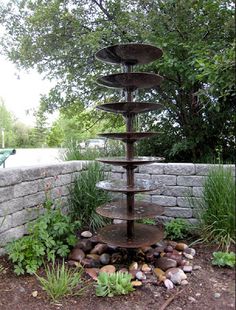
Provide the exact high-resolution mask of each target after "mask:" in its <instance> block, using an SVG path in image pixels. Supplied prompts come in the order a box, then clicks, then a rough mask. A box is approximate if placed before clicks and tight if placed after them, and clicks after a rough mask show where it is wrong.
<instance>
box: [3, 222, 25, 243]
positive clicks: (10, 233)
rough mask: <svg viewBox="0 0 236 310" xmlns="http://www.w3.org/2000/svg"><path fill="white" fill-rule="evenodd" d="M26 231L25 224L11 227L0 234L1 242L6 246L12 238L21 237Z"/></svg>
mask: <svg viewBox="0 0 236 310" xmlns="http://www.w3.org/2000/svg"><path fill="white" fill-rule="evenodd" d="M25 233H26V229H25V227H24V226H23V225H22V226H18V227H14V228H11V229H9V230H7V231H5V232H3V233H1V234H0V244H1V246H4V245H6V244H7V243H8V242H10V241H12V240H15V239H19V238H21V237H22V236H23V235H24V234H25Z"/></svg>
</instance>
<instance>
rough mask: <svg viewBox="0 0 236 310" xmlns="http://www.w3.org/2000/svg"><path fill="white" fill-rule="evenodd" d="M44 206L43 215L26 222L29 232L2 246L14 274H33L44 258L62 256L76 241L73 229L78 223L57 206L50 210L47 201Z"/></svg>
mask: <svg viewBox="0 0 236 310" xmlns="http://www.w3.org/2000/svg"><path fill="white" fill-rule="evenodd" d="M44 208H45V212H44V214H42V215H40V216H39V217H38V218H37V219H36V220H35V221H34V222H33V223H30V224H29V226H28V233H29V235H26V236H23V237H22V238H20V239H18V240H14V241H12V242H10V243H9V244H8V245H7V246H6V250H7V252H8V254H9V258H10V260H12V262H13V264H14V272H15V273H16V274H17V275H20V274H24V273H29V274H33V273H35V272H36V271H37V269H38V268H39V267H40V266H41V265H42V264H43V261H44V259H47V260H48V261H52V260H54V259H55V257H56V256H59V257H66V256H67V255H68V253H69V251H70V248H71V247H72V246H74V245H75V243H76V241H77V239H76V235H75V232H76V229H78V228H79V227H80V222H78V221H77V222H75V221H74V222H72V221H71V219H70V218H69V217H68V216H66V215H64V214H63V213H62V211H61V209H60V207H56V208H55V209H53V208H52V203H51V202H50V201H47V202H46V203H45V204H44Z"/></svg>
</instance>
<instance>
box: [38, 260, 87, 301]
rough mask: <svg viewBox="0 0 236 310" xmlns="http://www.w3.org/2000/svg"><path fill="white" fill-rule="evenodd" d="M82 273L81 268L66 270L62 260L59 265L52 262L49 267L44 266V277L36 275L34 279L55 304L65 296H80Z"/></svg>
mask: <svg viewBox="0 0 236 310" xmlns="http://www.w3.org/2000/svg"><path fill="white" fill-rule="evenodd" d="M82 273H83V268H82V267H80V268H76V269H71V268H68V267H67V266H66V265H65V263H64V260H63V262H62V263H61V264H60V263H57V264H56V263H55V261H53V263H52V266H51V267H50V266H49V265H45V276H39V275H38V274H36V277H37V279H38V280H39V282H40V285H41V287H42V288H43V290H45V291H46V292H47V294H48V296H49V297H50V298H51V299H52V300H53V301H54V302H56V301H58V300H59V299H61V298H62V297H65V296H69V295H81V294H82V290H83V288H82V287H79V285H81V284H82V279H81V276H82Z"/></svg>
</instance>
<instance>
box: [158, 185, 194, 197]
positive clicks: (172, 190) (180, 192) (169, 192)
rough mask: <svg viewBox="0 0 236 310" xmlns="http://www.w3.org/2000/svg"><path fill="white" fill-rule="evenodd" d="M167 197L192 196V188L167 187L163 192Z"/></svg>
mask: <svg viewBox="0 0 236 310" xmlns="http://www.w3.org/2000/svg"><path fill="white" fill-rule="evenodd" d="M163 195H165V196H174V197H179V196H189V195H190V196H191V195H192V188H191V187H187V186H165V187H164V190H163Z"/></svg>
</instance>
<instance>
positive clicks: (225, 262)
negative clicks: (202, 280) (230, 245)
mask: <svg viewBox="0 0 236 310" xmlns="http://www.w3.org/2000/svg"><path fill="white" fill-rule="evenodd" d="M212 264H213V265H217V266H220V267H224V266H227V267H231V268H233V267H234V266H235V253H234V252H230V253H228V252H214V253H213V259H212Z"/></svg>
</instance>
